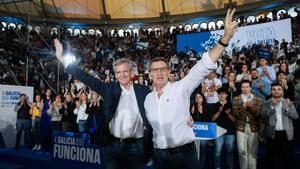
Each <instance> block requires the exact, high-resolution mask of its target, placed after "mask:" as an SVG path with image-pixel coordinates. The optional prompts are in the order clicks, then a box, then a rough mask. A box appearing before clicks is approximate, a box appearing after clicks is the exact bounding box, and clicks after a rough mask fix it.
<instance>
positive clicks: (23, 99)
mask: <svg viewBox="0 0 300 169" xmlns="http://www.w3.org/2000/svg"><path fill="white" fill-rule="evenodd" d="M14 111H15V112H16V113H17V122H16V129H17V135H16V143H15V149H19V147H20V142H21V138H22V133H23V131H24V143H25V145H27V147H28V148H29V147H30V140H29V139H30V138H29V134H30V129H31V115H30V105H29V103H28V97H27V95H26V94H24V93H23V94H21V95H20V101H19V102H18V103H17V104H16V105H15V108H14Z"/></svg>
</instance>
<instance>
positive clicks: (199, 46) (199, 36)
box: [177, 19, 292, 55]
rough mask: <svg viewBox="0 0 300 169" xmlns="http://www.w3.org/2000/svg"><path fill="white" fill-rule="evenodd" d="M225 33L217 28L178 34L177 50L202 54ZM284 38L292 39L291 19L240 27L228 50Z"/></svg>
mask: <svg viewBox="0 0 300 169" xmlns="http://www.w3.org/2000/svg"><path fill="white" fill-rule="evenodd" d="M223 33H224V30H217V31H210V32H200V33H191V34H184V35H177V52H178V53H179V52H188V51H191V50H193V51H196V52H197V53H198V54H200V55H201V54H202V53H204V52H206V51H207V50H208V49H210V48H212V47H213V46H215V44H216V43H218V40H219V39H220V37H221V36H222V35H223ZM282 39H285V41H286V42H291V41H292V28H291V19H285V20H279V21H274V22H268V23H261V24H255V25H250V26H243V27H239V28H238V31H237V32H236V33H235V34H234V36H233V38H232V39H231V41H230V43H229V46H228V47H227V48H226V50H227V51H228V52H231V50H232V49H233V48H236V49H241V48H242V47H243V46H249V45H252V44H262V43H263V44H274V42H275V40H278V41H279V42H281V41H282Z"/></svg>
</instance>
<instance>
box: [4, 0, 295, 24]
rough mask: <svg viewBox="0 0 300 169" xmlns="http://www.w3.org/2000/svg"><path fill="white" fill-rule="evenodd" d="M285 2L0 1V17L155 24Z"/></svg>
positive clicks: (156, 0)
mask: <svg viewBox="0 0 300 169" xmlns="http://www.w3.org/2000/svg"><path fill="white" fill-rule="evenodd" d="M276 2H277V3H285V4H286V3H289V1H288V0H0V15H8V16H14V17H19V18H23V19H25V18H28V16H29V15H28V14H29V13H30V17H31V18H32V19H37V20H39V19H40V20H47V21H53V22H55V21H56V20H57V21H59V20H60V21H73V22H74V21H78V22H85V23H93V24H94V23H99V24H103V23H105V24H107V23H112V24H113V23H120V22H121V23H130V22H133V21H134V22H137V21H140V22H148V21H149V22H151V21H154V22H159V21H162V20H163V21H165V20H167V19H168V18H183V17H193V16H194V17H197V16H205V15H214V14H222V13H223V14H224V8H226V7H228V6H229V4H232V5H234V6H236V7H238V8H241V9H242V8H243V7H244V10H245V9H248V8H257V7H259V6H262V5H270V4H272V3H276ZM218 11H222V12H218Z"/></svg>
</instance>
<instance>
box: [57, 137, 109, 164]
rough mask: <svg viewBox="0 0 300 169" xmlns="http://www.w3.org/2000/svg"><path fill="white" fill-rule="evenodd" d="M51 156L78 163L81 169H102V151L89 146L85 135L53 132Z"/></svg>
mask: <svg viewBox="0 0 300 169" xmlns="http://www.w3.org/2000/svg"><path fill="white" fill-rule="evenodd" d="M52 139H53V140H52V142H53V146H52V152H51V154H52V155H51V156H52V158H53V159H56V160H64V161H65V162H70V163H78V165H81V166H82V167H93V168H94V167H97V168H99V169H104V168H105V164H104V150H103V148H102V147H100V146H98V145H92V144H90V137H89V135H88V134H85V133H72V132H53V136H52Z"/></svg>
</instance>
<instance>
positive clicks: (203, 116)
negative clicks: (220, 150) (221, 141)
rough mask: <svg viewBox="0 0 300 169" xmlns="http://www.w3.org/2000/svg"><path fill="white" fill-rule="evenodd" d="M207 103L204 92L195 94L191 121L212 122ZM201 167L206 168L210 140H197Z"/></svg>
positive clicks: (200, 168) (201, 168)
mask: <svg viewBox="0 0 300 169" xmlns="http://www.w3.org/2000/svg"><path fill="white" fill-rule="evenodd" d="M206 109H207V103H206V100H205V96H204V95H203V94H202V93H197V94H196V95H195V101H194V103H193V104H192V107H191V117H190V119H191V122H210V121H211V116H210V114H208V112H207V110H206ZM195 145H196V149H197V157H198V160H199V164H198V165H199V169H203V168H206V167H205V166H206V154H207V145H208V140H195Z"/></svg>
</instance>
